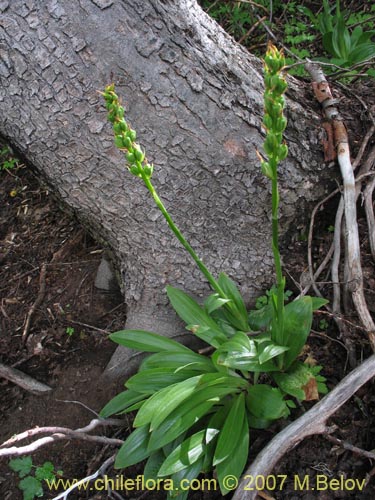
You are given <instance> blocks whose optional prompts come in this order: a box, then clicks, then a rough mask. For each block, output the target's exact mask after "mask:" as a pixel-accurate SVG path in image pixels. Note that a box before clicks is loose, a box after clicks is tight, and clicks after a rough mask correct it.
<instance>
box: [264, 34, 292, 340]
mask: <svg viewBox="0 0 375 500" xmlns="http://www.w3.org/2000/svg"><path fill="white" fill-rule="evenodd" d="M284 66H285V58H284V55H283V53H282V51H279V50H278V49H277V48H276V47H275V46H274V45H272V44H271V43H270V44H269V45H268V48H267V53H266V56H265V58H264V83H265V91H264V118H263V126H264V128H265V130H266V139H265V141H264V144H263V149H264V152H265V153H266V155H267V157H268V159H267V160H266V161H265V160H264V159H263V158H262V157H261V156H260V155H259V153H258V156H259V158H260V160H261V169H262V172H263V173H264V175H266V176H267V177H268V178H269V179H270V180H271V181H272V251H273V255H274V261H275V269H276V279H277V296H276V301H275V302H274V308H275V312H276V324H275V325H274V328H273V332H274V337H275V338H274V339H273V340H274V341H275V342H276V343H280V341H281V339H282V338H283V321H284V319H283V318H284V289H285V278H284V277H283V274H282V268H281V258H280V251H279V242H278V240H279V227H278V218H279V191H278V178H277V167H278V164H279V162H280V161H282V160H285V158H286V157H287V155H288V147H287V145H286V144H285V143H284V142H283V132H284V130H285V127H286V124H287V120H286V118H285V116H284V115H283V110H284V106H285V98H284V95H283V94H284V93H285V91H286V89H287V83H286V81H285V78H284V76H283V74H282V70H283V68H284Z"/></svg>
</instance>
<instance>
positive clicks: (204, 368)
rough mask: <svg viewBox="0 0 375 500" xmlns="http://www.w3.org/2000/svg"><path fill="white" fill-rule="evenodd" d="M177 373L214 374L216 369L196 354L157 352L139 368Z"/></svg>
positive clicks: (203, 357)
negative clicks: (191, 371)
mask: <svg viewBox="0 0 375 500" xmlns="http://www.w3.org/2000/svg"><path fill="white" fill-rule="evenodd" d="M161 366H162V367H163V369H166V370H169V371H171V372H177V371H179V370H181V369H185V368H186V369H189V370H193V371H197V372H199V373H202V372H203V373H204V372H212V371H214V369H215V367H214V365H213V363H212V361H211V360H210V358H207V357H206V356H202V355H201V354H197V353H196V352H193V351H191V352H176V351H172V352H166V351H164V352H157V353H156V354H151V356H148V357H147V358H145V359H144V360H143V361H142V363H141V365H140V368H139V371H144V370H151V369H154V368H160V367H161Z"/></svg>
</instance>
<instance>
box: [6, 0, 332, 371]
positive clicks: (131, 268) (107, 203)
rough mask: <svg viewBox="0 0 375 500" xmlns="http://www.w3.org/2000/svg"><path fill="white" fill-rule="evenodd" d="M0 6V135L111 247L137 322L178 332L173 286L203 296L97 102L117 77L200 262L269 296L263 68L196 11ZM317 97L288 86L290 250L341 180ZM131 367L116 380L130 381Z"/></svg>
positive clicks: (97, 2) (246, 290)
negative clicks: (326, 151) (322, 134)
mask: <svg viewBox="0 0 375 500" xmlns="http://www.w3.org/2000/svg"><path fill="white" fill-rule="evenodd" d="M0 11H1V21H0V51H1V54H0V55H1V59H0V78H1V89H0V92H1V94H0V111H1V114H0V133H1V134H2V135H3V136H5V137H7V138H8V139H10V140H11V143H12V144H13V145H14V146H15V147H16V148H17V149H18V150H19V151H20V152H21V153H22V154H23V155H24V156H25V157H26V158H27V159H28V160H29V161H30V162H31V163H32V164H33V165H34V166H35V168H37V169H38V171H40V173H41V174H42V175H43V177H44V178H45V179H46V181H47V182H48V183H49V184H50V185H51V186H53V189H54V190H55V191H56V193H57V194H58V195H59V196H60V197H61V198H62V199H63V200H64V201H65V202H66V204H67V205H68V206H69V207H70V208H71V209H72V210H73V211H74V212H75V213H76V215H77V216H78V218H79V219H80V220H81V221H82V222H83V223H84V224H85V225H86V227H88V228H90V229H91V231H93V232H94V233H95V235H96V236H97V237H100V238H101V240H102V241H105V242H106V244H107V245H108V247H109V248H110V249H111V250H112V252H113V255H114V256H115V258H116V260H117V266H118V269H119V275H120V282H121V286H122V289H123V291H124V294H125V300H126V303H127V305H128V310H129V317H128V324H127V327H136V328H144V329H152V330H154V331H158V332H159V333H164V334H167V335H172V334H176V333H177V334H179V333H181V332H182V331H183V329H182V328H181V325H180V324H179V323H178V322H177V320H176V318H175V315H174V313H173V312H172V311H171V309H170V308H169V306H168V301H167V298H166V295H165V286H166V285H167V284H171V285H174V286H178V287H181V288H184V289H185V290H186V291H188V292H191V293H194V294H195V295H196V296H198V297H200V296H202V295H204V294H207V291H208V287H207V284H206V283H205V282H204V280H202V276H201V275H200V273H199V271H198V270H197V269H196V268H195V266H194V264H193V263H192V262H191V261H190V260H189V257H188V256H187V254H186V253H185V251H184V250H183V249H182V248H181V246H180V245H179V243H178V242H177V240H174V239H173V236H172V234H171V233H170V231H169V229H168V227H167V225H166V223H165V221H164V220H163V219H162V217H161V215H160V214H159V212H158V211H157V209H156V208H155V207H154V205H153V202H152V200H151V199H150V197H149V196H148V194H147V192H146V190H145V188H144V186H143V185H142V183H141V182H140V181H139V180H138V179H136V178H133V177H132V176H131V175H130V174H129V173H128V172H127V171H126V168H125V165H124V161H123V157H122V155H121V153H120V152H118V151H117V150H116V148H115V147H114V145H113V140H112V132H111V128H110V125H109V124H108V123H107V122H106V112H105V109H104V107H103V103H102V98H101V96H100V95H99V94H98V93H97V90H102V89H103V88H104V86H105V85H107V84H108V83H111V82H112V81H113V82H114V83H115V84H116V89H117V92H118V94H119V95H121V96H123V100H124V105H125V108H126V112H127V118H128V120H129V122H130V123H131V125H132V127H133V128H135V129H136V130H137V131H138V138H139V142H140V143H141V144H142V146H144V147H145V148H146V151H147V156H148V159H149V161H152V162H154V164H155V167H156V168H155V173H154V183H155V185H156V187H157V188H158V189H159V192H160V194H161V197H162V198H163V200H164V201H165V204H166V205H167V207H168V208H169V209H170V211H171V213H172V214H173V216H174V218H175V220H176V222H177V224H178V225H179V226H180V228H181V230H182V231H183V232H184V233H185V234H186V235H187V236H188V237H189V240H190V243H191V244H192V246H193V247H195V249H196V250H197V252H198V254H199V255H200V256H201V257H202V258H203V260H204V261H205V263H206V265H207V266H208V267H209V268H210V269H211V270H212V272H213V273H216V272H218V271H225V272H227V273H228V274H229V275H230V276H231V277H232V278H233V279H234V280H235V281H236V282H237V283H238V284H239V285H240V287H241V290H242V292H243V294H244V296H245V298H246V301H247V302H250V301H251V300H252V299H254V297H255V296H257V295H259V294H260V293H261V292H262V291H263V290H264V289H265V288H266V287H268V286H269V285H270V283H272V281H273V266H272V253H271V247H270V218H269V213H270V212H269V206H270V184H269V182H268V180H267V179H266V178H265V177H264V176H263V175H262V174H261V172H260V168H259V161H258V159H257V157H256V153H255V151H256V149H259V150H261V144H262V142H263V136H264V132H263V130H262V127H261V121H262V118H261V115H262V64H261V62H260V61H259V60H258V59H257V58H255V57H253V56H251V55H250V54H249V53H248V52H247V51H245V50H244V49H243V48H242V47H241V46H239V45H238V44H236V43H235V42H234V41H233V40H232V39H231V38H230V37H229V36H228V35H227V34H225V32H224V31H223V30H222V29H221V28H220V27H219V26H218V25H217V24H216V23H215V22H214V21H213V20H211V19H210V18H209V17H208V16H207V15H206V14H205V13H204V12H203V11H202V10H201V9H200V7H199V6H198V5H197V3H196V1H195V0H147V1H143V0H113V1H112V0H75V1H73V2H70V1H67V0H47V1H41V0H34V1H33V0H23V1H21V0H12V1H11V2H10V1H6V0H2V1H0ZM310 102H312V96H311V93H310V91H309V90H308V89H306V88H304V86H303V84H301V83H297V82H296V81H294V80H293V79H290V88H289V91H288V100H287V105H288V109H287V117H288V120H289V122H288V128H287V130H286V134H285V135H286V139H287V143H288V145H289V149H290V155H289V157H288V159H287V161H285V162H284V163H283V165H282V167H281V170H280V181H281V200H282V206H281V225H282V233H283V235H284V240H285V237H286V235H289V236H290V235H291V234H293V233H294V234H295V233H296V232H297V228H298V225H299V224H301V225H302V224H303V223H304V219H306V218H307V217H308V215H309V207H310V206H311V203H312V202H314V200H316V199H318V198H319V197H321V196H322V194H323V192H324V187H325V184H326V181H327V179H328V178H329V176H330V175H331V173H332V172H330V171H329V169H327V167H326V165H324V163H323V158H322V153H321V146H320V140H319V137H318V135H319V129H318V125H319V117H318V115H317V114H316V112H314V111H313V109H312V108H310ZM184 335H185V334H184ZM186 335H187V334H186ZM186 338H188V337H186ZM124 359H125V361H124ZM127 359H128V358H126V357H125V358H121V359H120V358H119V359H115V360H114V361H113V363H112V365H111V371H110V372H108V373H110V374H112V375H111V376H112V377H116V376H120V375H122V374H123V373H125V372H126V369H127ZM128 368H129V367H128Z"/></svg>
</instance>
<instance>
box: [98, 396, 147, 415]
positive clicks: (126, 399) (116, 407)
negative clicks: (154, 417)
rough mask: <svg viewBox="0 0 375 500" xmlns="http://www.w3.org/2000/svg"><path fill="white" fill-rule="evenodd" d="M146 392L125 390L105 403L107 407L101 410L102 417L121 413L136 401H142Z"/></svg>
mask: <svg viewBox="0 0 375 500" xmlns="http://www.w3.org/2000/svg"><path fill="white" fill-rule="evenodd" d="M145 397H146V396H145V395H144V394H139V393H138V392H135V391H130V390H129V391H124V392H120V394H117V396H115V397H114V398H113V399H111V401H109V403H107V404H106V405H105V407H104V408H103V409H102V410H101V412H100V414H99V415H100V416H101V417H102V418H107V417H109V416H111V415H114V414H115V413H121V412H123V411H124V410H126V409H127V408H129V407H130V406H132V405H133V404H134V403H138V401H142V400H143V399H145Z"/></svg>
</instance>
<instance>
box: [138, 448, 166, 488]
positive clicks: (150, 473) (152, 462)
mask: <svg viewBox="0 0 375 500" xmlns="http://www.w3.org/2000/svg"><path fill="white" fill-rule="evenodd" d="M164 460H165V455H164V453H163V451H162V450H157V451H156V452H155V453H152V455H150V456H149V457H148V459H147V462H146V465H145V468H144V469H143V475H144V480H145V481H147V480H148V479H154V480H157V477H158V472H159V469H160V467H161V465H162V463H163V462H164Z"/></svg>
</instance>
